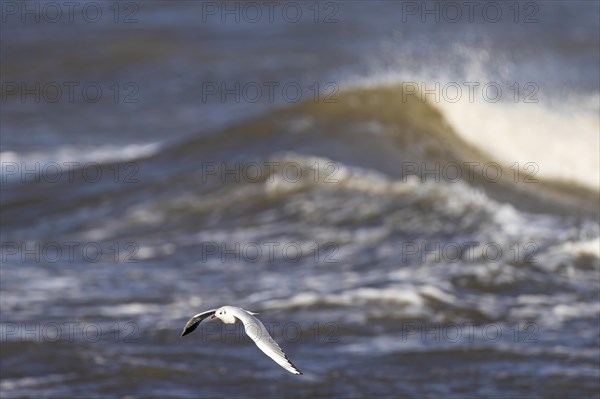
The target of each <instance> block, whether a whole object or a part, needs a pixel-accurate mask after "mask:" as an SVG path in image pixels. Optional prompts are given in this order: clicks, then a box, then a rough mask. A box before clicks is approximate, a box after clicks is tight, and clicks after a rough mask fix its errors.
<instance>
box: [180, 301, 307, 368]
mask: <svg viewBox="0 0 600 399" xmlns="http://www.w3.org/2000/svg"><path fill="white" fill-rule="evenodd" d="M255 314H258V313H252V312H249V311H247V310H245V309H242V308H238V307H235V306H223V307H220V308H218V309H212V310H207V311H206V312H202V313H198V314H197V315H195V316H194V317H192V318H191V319H190V320H189V321H188V322H187V323H186V325H185V327H184V328H183V332H182V333H181V336H182V337H183V336H184V335H188V334H189V333H191V332H192V331H194V330H195V329H196V328H197V327H198V326H199V325H200V323H201V322H202V321H203V320H205V319H206V318H208V317H209V316H210V318H211V319H215V318H216V319H219V320H221V321H222V322H223V323H225V324H234V323H235V322H236V321H237V320H239V321H241V322H242V323H243V324H244V330H245V331H246V334H248V336H249V337H250V338H252V340H253V341H254V343H256V346H258V348H259V349H260V350H261V351H263V352H264V353H265V355H267V356H269V357H270V358H271V359H273V360H274V361H275V363H277V364H278V365H280V366H281V367H283V368H284V369H286V370H287V371H289V372H290V373H293V374H302V373H301V372H300V370H298V369H297V368H296V366H294V365H293V364H292V362H290V359H288V357H287V356H286V354H285V353H283V351H282V350H281V348H280V347H279V345H277V342H275V340H274V339H273V338H271V336H270V335H269V332H268V331H267V329H266V328H265V326H264V324H263V323H261V321H260V320H258V319H257V318H256V317H254V315H255Z"/></svg>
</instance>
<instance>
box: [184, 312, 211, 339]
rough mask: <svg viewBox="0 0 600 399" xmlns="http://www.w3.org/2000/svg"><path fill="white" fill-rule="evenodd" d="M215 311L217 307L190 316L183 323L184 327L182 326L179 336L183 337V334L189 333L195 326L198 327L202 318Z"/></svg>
mask: <svg viewBox="0 0 600 399" xmlns="http://www.w3.org/2000/svg"><path fill="white" fill-rule="evenodd" d="M216 311H217V309H212V310H207V311H206V312H202V313H198V314H197V315H196V316H194V317H192V318H191V319H190V320H189V321H188V322H187V323H186V324H185V327H183V331H182V332H181V336H182V337H183V336H184V335H188V334H189V333H191V332H192V331H194V330H195V329H196V328H198V326H199V325H200V323H201V322H202V320H204V319H206V318H207V317H209V316H212V315H214V314H215V312H216Z"/></svg>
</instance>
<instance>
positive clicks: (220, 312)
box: [211, 306, 235, 324]
mask: <svg viewBox="0 0 600 399" xmlns="http://www.w3.org/2000/svg"><path fill="white" fill-rule="evenodd" d="M211 319H219V320H221V321H222V322H223V323H225V324H233V323H235V316H233V314H232V311H231V309H230V307H229V306H223V307H220V308H219V309H217V310H216V311H215V314H214V315H212V316H211Z"/></svg>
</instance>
